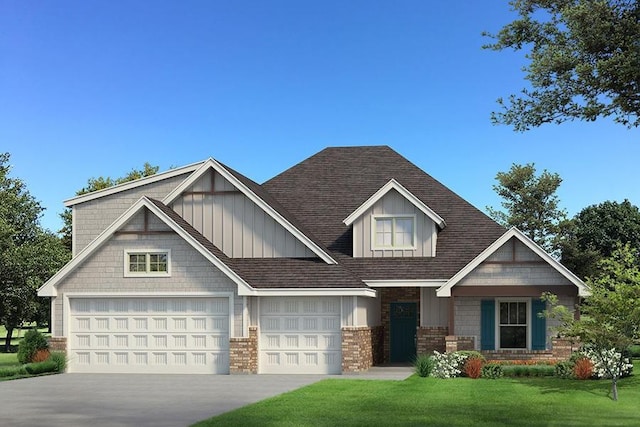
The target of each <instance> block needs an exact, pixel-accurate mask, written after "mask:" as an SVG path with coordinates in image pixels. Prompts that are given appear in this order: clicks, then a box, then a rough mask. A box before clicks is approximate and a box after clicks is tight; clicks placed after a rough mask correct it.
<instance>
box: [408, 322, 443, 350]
mask: <svg viewBox="0 0 640 427" xmlns="http://www.w3.org/2000/svg"><path fill="white" fill-rule="evenodd" d="M417 334H418V342H417V345H418V348H417V349H416V350H417V353H418V354H431V353H433V351H434V350H436V351H439V352H441V353H443V352H444V351H445V337H446V336H447V335H448V334H449V328H447V327H446V326H433V327H424V326H422V327H419V328H418V331H417Z"/></svg>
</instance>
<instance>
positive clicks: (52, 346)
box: [49, 337, 67, 353]
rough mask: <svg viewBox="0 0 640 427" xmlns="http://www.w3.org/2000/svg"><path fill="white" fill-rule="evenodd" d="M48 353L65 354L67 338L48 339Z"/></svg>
mask: <svg viewBox="0 0 640 427" xmlns="http://www.w3.org/2000/svg"><path fill="white" fill-rule="evenodd" d="M49 350H50V351H63V352H65V353H66V352H67V337H49Z"/></svg>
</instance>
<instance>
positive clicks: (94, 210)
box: [73, 174, 189, 254]
mask: <svg viewBox="0 0 640 427" xmlns="http://www.w3.org/2000/svg"><path fill="white" fill-rule="evenodd" d="M187 176H189V174H183V175H179V176H176V177H173V178H167V179H165V180H162V181H158V182H154V183H151V184H147V185H143V186H141V187H137V188H132V189H130V190H126V191H122V192H120V193H116V194H112V195H110V196H105V197H100V198H98V199H94V200H90V201H88V202H84V203H79V204H77V205H75V206H73V212H74V226H73V227H74V228H73V234H74V248H73V253H74V254H77V253H78V252H80V251H81V250H82V249H84V248H85V247H86V246H87V245H88V244H89V243H91V241H92V240H93V239H95V238H96V237H97V236H98V234H100V233H102V232H103V231H104V230H105V229H106V228H107V227H109V225H111V224H112V223H113V222H114V221H115V220H116V219H118V217H119V216H120V215H122V214H123V213H124V212H125V211H126V210H127V209H129V208H130V207H131V205H133V204H134V203H135V202H136V201H137V200H138V199H140V198H141V197H143V196H147V197H151V198H154V199H160V200H161V199H163V198H164V197H165V196H166V195H167V194H169V193H170V192H171V191H172V190H173V189H175V188H176V187H177V186H178V185H179V184H180V183H181V182H182V181H184V180H185V179H186V178H187Z"/></svg>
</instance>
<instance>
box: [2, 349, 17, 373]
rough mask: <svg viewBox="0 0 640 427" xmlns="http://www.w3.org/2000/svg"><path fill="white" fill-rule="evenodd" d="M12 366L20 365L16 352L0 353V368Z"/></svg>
mask: <svg viewBox="0 0 640 427" xmlns="http://www.w3.org/2000/svg"><path fill="white" fill-rule="evenodd" d="M12 366H20V363H18V354H17V353H0V369H1V368H8V367H12Z"/></svg>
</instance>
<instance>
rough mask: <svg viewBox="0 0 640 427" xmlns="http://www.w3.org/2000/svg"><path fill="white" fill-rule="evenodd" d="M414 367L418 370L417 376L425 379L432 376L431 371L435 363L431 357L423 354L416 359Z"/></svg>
mask: <svg viewBox="0 0 640 427" xmlns="http://www.w3.org/2000/svg"><path fill="white" fill-rule="evenodd" d="M413 365H414V367H415V369H416V374H418V376H420V377H423V378H424V377H428V376H429V375H431V371H432V370H433V366H434V361H433V358H432V357H431V356H427V355H426V354H422V355H420V356H418V357H417V358H416V360H415V362H414V364H413Z"/></svg>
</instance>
